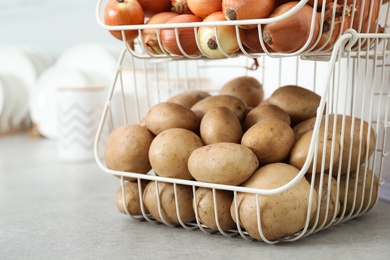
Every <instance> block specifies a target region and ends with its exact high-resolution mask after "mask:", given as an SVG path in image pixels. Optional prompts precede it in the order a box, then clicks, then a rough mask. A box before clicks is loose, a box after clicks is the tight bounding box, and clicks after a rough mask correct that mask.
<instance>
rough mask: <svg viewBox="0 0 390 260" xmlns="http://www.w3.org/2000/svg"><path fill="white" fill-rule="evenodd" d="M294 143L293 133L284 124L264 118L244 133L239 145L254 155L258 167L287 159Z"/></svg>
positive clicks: (280, 121) (274, 119)
mask: <svg viewBox="0 0 390 260" xmlns="http://www.w3.org/2000/svg"><path fill="white" fill-rule="evenodd" d="M294 141H295V137H294V132H293V130H292V129H291V127H290V126H289V125H288V124H287V123H286V122H284V121H282V120H279V119H276V118H266V119H263V120H261V121H260V122H258V123H256V124H254V125H253V126H252V127H251V128H249V129H248V130H247V131H246V132H245V133H244V135H243V136H242V139H241V144H243V145H245V146H247V147H249V148H250V149H251V150H252V151H253V152H254V153H255V154H256V156H257V158H258V159H259V163H260V165H265V164H269V163H274V162H282V161H284V160H285V159H287V157H288V155H289V153H290V151H291V148H292V147H293V145H294Z"/></svg>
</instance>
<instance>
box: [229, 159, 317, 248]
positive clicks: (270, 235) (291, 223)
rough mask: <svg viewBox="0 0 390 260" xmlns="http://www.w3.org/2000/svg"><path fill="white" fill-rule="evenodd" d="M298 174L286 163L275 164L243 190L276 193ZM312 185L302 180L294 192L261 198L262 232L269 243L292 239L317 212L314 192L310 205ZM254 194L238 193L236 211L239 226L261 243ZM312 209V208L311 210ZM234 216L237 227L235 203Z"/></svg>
mask: <svg viewBox="0 0 390 260" xmlns="http://www.w3.org/2000/svg"><path fill="white" fill-rule="evenodd" d="M298 173H299V170H298V169H297V168H295V167H294V166H292V165H288V164H285V163H272V164H268V165H266V166H263V167H261V168H259V169H258V170H257V171H255V172H254V173H253V175H252V176H251V177H250V178H249V179H248V180H247V181H246V182H245V183H243V184H242V186H243V187H249V188H258V189H273V188H278V187H281V186H283V185H285V184H287V183H288V182H290V181H291V180H292V179H293V178H294V177H296V175H297V174H298ZM309 195H310V184H309V182H308V181H307V180H306V179H305V178H301V179H300V180H299V182H298V183H296V184H295V185H294V186H292V187H291V188H289V189H287V190H286V191H283V192H281V193H277V194H274V195H258V196H259V207H260V214H261V215H260V216H261V230H262V232H263V234H264V236H265V238H266V239H268V240H277V239H280V238H283V237H286V236H289V235H292V234H294V233H296V232H298V231H300V230H301V229H303V228H304V227H305V225H306V216H307V212H308V211H309V212H310V214H309V215H310V218H311V216H313V214H314V213H315V211H316V209H317V204H318V202H317V194H316V192H315V190H313V199H312V204H311V205H309ZM256 196H257V195H255V194H250V193H238V194H237V198H236V199H237V205H238V207H237V210H238V217H239V223H240V225H241V226H242V227H243V228H245V230H246V231H247V232H248V234H249V235H250V236H251V237H253V238H255V239H258V240H262V238H261V236H260V233H259V228H258V222H257V204H256ZM309 206H310V208H309ZM230 212H231V215H232V218H233V220H234V221H235V222H236V223H237V219H236V207H235V202H234V201H233V203H232V205H231V210H230Z"/></svg>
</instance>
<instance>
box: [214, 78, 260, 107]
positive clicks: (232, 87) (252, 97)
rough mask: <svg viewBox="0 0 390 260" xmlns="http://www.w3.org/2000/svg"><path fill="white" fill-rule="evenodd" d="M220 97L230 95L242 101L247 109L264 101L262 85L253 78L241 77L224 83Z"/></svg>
mask: <svg viewBox="0 0 390 260" xmlns="http://www.w3.org/2000/svg"><path fill="white" fill-rule="evenodd" d="M219 94H220V95H231V96H235V97H238V98H239V99H241V100H243V101H244V102H245V103H246V104H247V105H248V106H249V107H256V106H258V105H259V104H260V103H261V102H262V101H263V99H264V90H263V85H262V84H261V83H260V82H259V81H258V80H257V79H256V78H254V77H250V76H242V77H237V78H234V79H232V80H230V81H228V82H226V83H225V84H224V85H223V86H222V87H221V89H220V90H219Z"/></svg>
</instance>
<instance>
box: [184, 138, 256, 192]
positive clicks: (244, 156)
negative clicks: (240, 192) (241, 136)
mask: <svg viewBox="0 0 390 260" xmlns="http://www.w3.org/2000/svg"><path fill="white" fill-rule="evenodd" d="M258 166H259V162H258V160H257V158H256V155H255V154H254V153H253V152H252V151H251V150H250V149H249V148H248V147H246V146H244V145H241V144H236V143H214V144H209V145H206V146H203V147H200V148H198V149H195V150H194V151H193V152H192V154H191V155H190V157H189V159H188V169H189V171H190V173H191V175H192V176H193V177H194V179H195V180H197V181H203V182H210V183H219V184H227V185H239V184H241V183H243V182H244V181H246V180H247V179H248V178H249V177H250V176H251V175H252V173H253V172H254V171H255V170H256V169H257V167H258Z"/></svg>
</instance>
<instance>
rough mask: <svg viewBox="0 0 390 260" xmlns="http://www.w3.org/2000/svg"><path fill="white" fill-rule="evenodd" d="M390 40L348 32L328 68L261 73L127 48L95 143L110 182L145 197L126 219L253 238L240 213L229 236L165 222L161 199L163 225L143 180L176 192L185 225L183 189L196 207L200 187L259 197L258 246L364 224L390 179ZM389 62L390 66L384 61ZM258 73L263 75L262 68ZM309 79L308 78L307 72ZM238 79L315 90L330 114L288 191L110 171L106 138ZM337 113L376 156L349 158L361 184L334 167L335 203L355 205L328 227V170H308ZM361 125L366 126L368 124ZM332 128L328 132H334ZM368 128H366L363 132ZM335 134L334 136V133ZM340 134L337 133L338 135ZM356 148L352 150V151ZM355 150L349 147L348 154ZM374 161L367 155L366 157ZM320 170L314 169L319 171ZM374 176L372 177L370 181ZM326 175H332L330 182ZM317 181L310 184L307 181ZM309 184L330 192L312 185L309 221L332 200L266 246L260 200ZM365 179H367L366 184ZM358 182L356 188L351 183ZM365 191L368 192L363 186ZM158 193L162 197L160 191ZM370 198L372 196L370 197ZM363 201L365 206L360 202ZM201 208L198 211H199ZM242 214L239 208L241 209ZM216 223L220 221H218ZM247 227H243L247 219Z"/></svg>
mask: <svg viewBox="0 0 390 260" xmlns="http://www.w3.org/2000/svg"><path fill="white" fill-rule="evenodd" d="M367 40H373V41H378V42H379V41H380V42H381V43H380V44H379V43H378V44H374V45H373V46H374V47H372V48H368V49H367V50H365V51H360V52H354V51H351V50H350V46H353V45H355V44H356V43H358V42H359V41H367ZM389 41H390V35H388V34H382V35H381V37H380V38H378V37H373V36H371V35H370V34H357V33H347V34H345V35H343V36H342V37H341V38H340V40H339V41H338V42H337V44H336V45H335V48H334V50H333V53H332V55H331V59H330V61H329V62H324V61H311V60H302V59H300V58H299V57H285V58H277V59H275V58H271V57H266V56H263V57H261V58H260V59H259V60H258V64H259V66H258V67H257V66H253V62H254V61H253V60H252V59H249V58H248V57H245V56H244V57H238V58H234V59H233V60H232V63H231V64H228V62H227V61H226V60H225V61H222V60H185V61H184V60H180V61H174V62H169V61H168V62H166V61H161V60H158V61H156V60H144V59H138V58H136V57H134V56H132V55H131V54H129V52H128V49H127V48H124V49H123V52H122V54H121V57H120V59H119V63H118V70H117V73H116V75H115V78H114V81H113V84H112V88H111V90H110V93H109V96H108V98H107V102H106V106H105V109H104V113H103V115H102V120H101V123H100V126H99V130H98V133H97V136H96V142H95V158H96V161H97V163H98V165H99V166H100V168H101V169H102V170H103V171H104V172H106V173H108V174H111V175H114V176H117V177H120V182H121V186H122V192H123V194H125V185H124V184H125V183H126V182H127V181H126V180H125V179H126V178H128V177H130V178H134V180H133V181H135V182H136V183H137V184H138V188H139V190H138V192H139V198H140V205H141V209H142V213H141V214H137V215H131V214H130V213H129V212H128V211H127V210H126V212H127V214H129V216H131V217H133V218H135V219H146V220H147V221H149V222H153V223H160V222H163V223H165V224H166V225H169V226H177V225H179V226H182V227H184V228H186V229H191V230H192V229H196V228H199V229H201V230H202V231H204V232H206V233H213V232H219V233H221V234H223V235H224V236H228V237H230V236H241V237H243V238H245V239H248V240H253V239H254V238H253V237H252V236H250V235H248V233H247V231H246V230H245V228H243V227H242V226H241V225H240V224H239V223H240V219H239V214H238V211H237V210H236V211H235V213H234V214H235V215H236V217H237V219H238V221H237V223H238V224H237V225H236V226H235V227H234V228H232V229H229V230H223V229H220V225H218V224H217V229H210V228H208V227H207V226H205V225H204V224H203V223H202V222H201V220H200V217H199V215H198V213H197V211H196V210H195V219H194V221H191V222H189V223H185V222H182V221H180V223H179V224H172V223H170V222H169V221H167V220H164V214H165V213H164V211H163V210H162V206H161V201H160V198H159V196H157V198H156V199H157V201H158V202H159V214H160V220H159V221H157V220H156V218H154V217H153V216H151V215H150V214H149V213H148V212H147V210H146V209H145V207H144V203H143V198H142V193H143V189H144V188H143V187H144V186H143V185H142V183H143V182H144V181H155V183H156V186H155V188H156V189H157V191H158V189H159V186H158V185H157V184H158V183H169V184H172V185H173V187H174V188H175V189H174V190H175V193H174V198H175V202H176V205H175V206H176V214H177V217H178V219H179V220H180V215H181V213H180V208H179V206H178V199H179V195H178V193H177V190H176V189H177V187H182V186H186V187H190V189H191V191H192V193H193V199H194V200H196V190H197V189H198V188H199V187H204V188H209V189H211V190H212V192H213V194H214V198H215V197H216V192H218V191H219V190H227V191H230V192H231V193H232V194H233V202H232V203H235V204H236V205H238V204H237V203H238V197H239V196H240V194H242V193H245V194H254V196H255V197H256V205H257V207H256V212H257V221H258V223H259V225H258V227H259V229H258V232H259V234H260V236H261V237H260V239H259V240H262V241H265V242H266V243H277V242H281V241H295V240H297V239H299V238H301V237H305V236H308V235H310V234H313V233H316V232H318V231H320V230H323V229H325V228H328V227H330V226H332V225H335V224H339V223H342V222H344V221H346V220H349V219H352V218H355V217H358V216H360V215H362V214H364V213H366V212H367V211H369V210H370V209H371V208H372V207H373V206H374V205H375V203H376V201H377V199H378V189H379V188H380V185H381V184H383V175H384V174H386V172H385V171H386V170H384V167H383V165H384V163H385V161H386V160H388V158H387V156H388V145H389V142H388V139H387V130H388V128H389V126H390V121H389V119H388V114H389V88H390V78H389V75H390V73H389V69H390V68H389V63H388V54H390V51H389V49H388V44H389ZM386 57H387V60H386ZM124 60H126V61H130V64H131V66H129V67H122V66H121V64H123V61H124ZM256 67H257V68H256ZM221 70H222V71H224V72H225V73H224V74H223V75H224V76H223V78H221V76H218V75H221V74H220V71H221ZM309 72H310V73H309ZM237 75H249V76H253V77H256V78H257V79H259V81H260V82H262V84H263V86H264V89H265V90H266V95H269V94H270V93H271V92H272V91H273V90H275V89H277V88H278V87H280V86H283V85H286V84H296V85H299V86H303V87H305V88H307V89H310V90H313V91H315V92H316V93H318V94H320V95H321V97H322V98H321V102H320V106H319V107H318V110H317V112H319V111H324V113H317V117H316V118H317V120H316V121H315V125H314V130H313V131H314V134H313V137H312V139H311V143H310V149H309V153H308V156H307V159H306V161H305V164H304V166H303V167H302V169H301V170H300V171H299V173H298V174H297V175H296V177H295V178H293V179H292V180H291V181H290V182H288V183H287V184H285V185H283V186H280V187H277V188H273V189H255V188H248V187H242V186H232V185H223V184H213V183H206V182H199V181H195V180H182V179H174V178H166V177H161V176H157V175H156V174H155V173H154V171H153V170H151V171H150V172H149V173H148V174H140V173H134V172H122V171H116V170H112V169H108V168H107V167H106V164H105V162H104V159H103V155H104V147H105V141H106V137H107V135H108V134H109V133H110V132H111V131H113V130H114V129H116V128H117V127H120V126H122V125H125V124H129V123H137V122H140V120H141V119H142V118H143V116H144V115H145V113H146V112H147V110H148V109H149V108H150V107H151V106H153V105H154V104H157V103H158V102H161V101H164V100H166V99H167V98H168V97H169V96H172V95H174V94H176V93H180V92H182V91H185V90H190V89H200V90H206V91H210V93H214V92H215V91H218V87H219V86H221V84H222V83H223V82H225V81H227V80H228V79H229V78H234V77H236V76H237ZM332 114H339V115H341V117H342V118H343V119H344V120H342V121H340V122H333V123H335V124H337V123H338V124H340V126H342V133H341V139H344V138H347V137H348V136H351V135H359V138H360V139H359V140H360V142H359V146H358V150H359V153H360V154H364V153H365V150H366V149H369V148H368V147H369V146H370V145H371V146H372V147H373V148H374V151H375V152H373V153H372V155H370V156H369V155H366V156H363V157H359V158H360V159H358V161H357V162H356V165H352V164H351V161H348V159H350V158H344V160H347V161H348V162H349V165H348V166H349V167H348V168H349V169H351V168H357V171H359V169H360V170H361V171H362V172H363V174H362V175H359V176H358V177H356V176H354V173H353V172H352V171H348V172H347V173H346V174H342V173H341V170H340V168H335V170H333V172H332V174H331V176H333V177H334V178H335V180H336V182H337V190H336V197H337V199H340V198H341V197H344V198H346V197H348V196H352V205H351V203H349V205H347V203H344V204H340V205H341V207H340V211H339V212H338V213H337V214H336V211H334V213H333V214H332V216H331V221H330V222H327V223H325V222H320V221H318V220H319V214H320V209H321V207H322V210H325V212H329V214H331V213H330V212H331V211H330V210H329V208H330V204H331V203H330V201H331V199H332V198H331V197H330V192H329V191H330V189H331V186H330V184H328V183H330V182H328V179H327V178H330V177H326V176H330V175H329V171H326V170H324V168H323V164H324V163H322V164H321V169H320V170H318V171H317V172H318V173H317V174H313V175H308V172H310V170H311V169H310V163H311V161H312V160H313V158H314V160H317V159H316V158H318V157H317V154H318V153H319V152H320V151H318V149H317V146H318V142H317V141H316V140H318V139H317V138H318V135H319V132H320V130H319V129H320V125H321V121H324V120H325V122H327V123H326V124H330V123H331V122H332V120H333V119H334V118H332V117H331V115H332ZM347 116H349V117H351V118H352V120H359V119H363V120H364V121H365V122H366V123H367V124H368V126H369V127H370V128H372V129H373V130H374V131H375V137H376V138H372V136H370V134H367V136H365V135H366V134H365V133H363V131H362V130H361V131H357V132H356V133H354V132H353V129H352V130H351V132H349V131H347V130H345V118H346V117H347ZM363 120H361V121H360V122H363ZM329 129H330V128H329ZM360 129H363V127H360ZM329 131H330V130H329ZM332 134H334V133H332ZM363 137H365V138H366V144H367V148H366V146H365V144H364V142H363V141H362V140H363ZM323 142H324V149H326V146H328V147H330V146H331V148H332V150H331V151H332V153H334V151H333V149H334V147H333V146H332V142H331V141H329V140H327V139H325V140H323ZM350 148H351V149H352V147H350ZM347 149H349V148H347ZM365 154H368V153H365ZM313 167H315V166H313ZM370 172H372V173H373V174H372V175H371V174H370ZM327 174H328V175H327ZM308 176H311V177H308ZM305 177H306V178H309V179H310V182H311V183H314V182H315V179H316V178H317V179H318V180H319V181H320V187H326V188H324V189H323V190H321V189H320V190H318V193H316V192H315V187H314V185H313V184H312V185H311V187H310V195H309V198H308V201H309V204H308V205H309V206H308V208H307V216H310V212H311V211H312V210H313V209H312V208H311V205H312V204H311V201H313V200H316V199H317V198H321V197H322V199H323V200H324V201H327V203H325V204H324V205H321V206H318V207H317V208H316V211H315V214H314V216H313V217H312V218H311V219H312V221H313V219H314V224H310V219H309V218H306V221H305V226H304V227H303V228H302V229H301V230H299V231H298V232H294V234H289V235H286V236H284V237H279V238H277V239H268V238H267V236H266V235H264V232H263V228H262V225H261V223H262V219H261V217H260V216H262V215H261V212H262V210H264V209H263V208H262V207H260V203H261V200H264V199H265V198H266V197H267V196H272V195H275V194H280V193H283V192H286V191H287V190H289V189H291V188H292V187H294V185H296V184H297V183H298V182H299V181H300V179H301V178H305ZM342 178H347V180H349V179H350V180H351V182H347V184H346V185H347V187H344V188H343V186H342V185H343V184H342V183H343V182H342V181H341V180H342ZM359 178H360V180H362V179H363V180H364V181H363V183H361V181H359ZM352 180H353V181H352ZM348 185H349V186H351V187H355V188H354V189H353V190H354V192H352V193H351V191H350V190H348ZM361 185H362V186H361ZM358 186H359V187H363V189H362V193H359V192H355V191H356V190H358V188H356V187H358ZM157 193H158V192H157ZM365 193H366V194H365ZM317 196H318V197H317ZM362 198H365V200H362ZM123 200H124V204H126V198H125V197H123ZM213 203H214V205H215V209H216V208H217V207H216V206H217V203H218V202H217V200H216V199H214V201H213ZM194 208H196V207H194ZM236 209H237V207H236ZM215 216H218V212H215ZM215 221H216V223H218V221H219V220H218V218H216V219H215ZM241 221H242V220H241Z"/></svg>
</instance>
